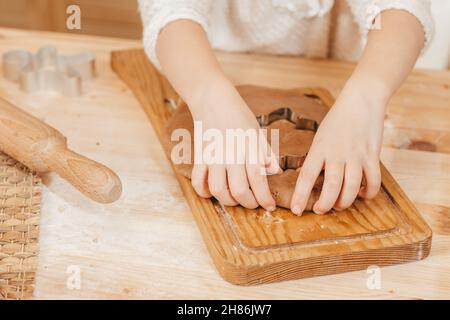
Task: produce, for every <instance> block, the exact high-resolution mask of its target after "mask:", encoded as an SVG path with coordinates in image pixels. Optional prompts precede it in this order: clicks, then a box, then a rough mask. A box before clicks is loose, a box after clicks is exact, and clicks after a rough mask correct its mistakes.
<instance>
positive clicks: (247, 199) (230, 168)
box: [190, 82, 280, 211]
mask: <svg viewBox="0 0 450 320" xmlns="http://www.w3.org/2000/svg"><path fill="white" fill-rule="evenodd" d="M190 108H191V110H192V111H193V117H194V120H196V121H201V122H202V126H203V130H207V129H218V130H219V131H220V132H221V134H222V137H223V138H224V139H225V137H226V131H225V130H226V129H243V130H247V129H252V130H255V133H257V132H258V129H259V128H260V127H259V124H258V122H257V121H256V118H255V116H254V114H253V113H252V112H251V110H250V109H249V108H248V106H247V105H246V103H245V102H244V100H243V99H242V98H241V96H240V95H239V93H238V92H237V90H236V89H235V88H234V86H232V85H231V84H230V83H224V82H220V83H219V84H218V85H216V84H209V85H208V88H207V89H206V90H204V91H203V93H202V94H201V97H198V98H197V99H196V102H195V103H194V105H191V106H190ZM258 140H259V139H258ZM260 143H267V142H266V140H265V139H261V141H260ZM194 144H195V146H194V147H195V148H197V143H196V141H194ZM205 147H206V143H205V142H203V148H205ZM258 147H261V145H259V146H258V145H250V146H249V145H247V146H246V148H245V150H241V151H242V152H243V154H242V156H243V157H242V159H245V160H244V162H241V164H225V163H223V162H222V163H221V164H209V165H208V164H205V163H204V162H203V164H194V168H193V170H192V177H191V180H192V186H193V187H194V189H195V191H196V192H197V193H198V194H199V195H200V196H202V197H205V198H208V197H211V196H214V197H215V198H216V199H217V200H219V201H220V202H221V203H222V204H224V205H228V206H234V205H237V204H240V205H242V206H244V207H246V208H251V209H253V208H256V207H258V206H259V205H261V206H262V207H263V208H265V209H266V210H269V211H273V210H275V200H274V199H273V197H272V195H271V193H270V189H269V185H268V182H267V177H266V175H265V174H264V173H265V172H267V173H276V172H278V170H280V169H279V166H278V162H277V160H276V157H275V155H273V154H272V157H264V156H262V155H261V157H258V158H259V160H260V161H259V162H253V163H252V162H251V161H249V155H251V154H253V155H255V154H258V152H259V151H261V150H264V149H261V148H259V151H258ZM227 148H230V146H229V145H225V148H224V152H223V154H224V157H225V155H226V153H227V152H230V150H228V149H227ZM234 151H235V153H234V154H236V152H237V150H234Z"/></svg>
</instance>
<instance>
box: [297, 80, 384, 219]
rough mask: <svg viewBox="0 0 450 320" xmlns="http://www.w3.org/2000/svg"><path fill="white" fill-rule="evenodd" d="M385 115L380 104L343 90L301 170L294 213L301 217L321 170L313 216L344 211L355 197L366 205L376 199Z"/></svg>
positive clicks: (351, 91) (322, 124)
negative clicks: (330, 211)
mask: <svg viewBox="0 0 450 320" xmlns="http://www.w3.org/2000/svg"><path fill="white" fill-rule="evenodd" d="M384 109H385V102H384V101H383V99H378V98H373V97H371V96H370V93H367V94H366V93H363V92H361V90H359V89H355V88H354V87H353V88H352V89H350V88H347V89H345V88H344V90H343V91H342V93H341V95H340V96H339V98H338V99H337V101H336V103H335V105H334V106H333V108H332V109H331V110H330V111H329V113H328V114H327V116H326V117H325V119H324V120H323V121H322V123H321V125H320V127H319V129H318V131H317V133H316V136H315V138H314V141H313V143H312V146H311V149H310V151H309V153H308V156H307V158H306V160H305V162H304V164H303V167H302V168H301V170H300V175H299V177H298V180H297V185H296V188H295V192H294V195H293V197H292V201H291V210H292V212H294V213H295V214H301V213H302V212H303V210H304V209H305V206H306V204H307V202H308V198H309V196H310V193H311V189H312V188H313V186H314V182H315V181H316V179H317V177H318V176H319V174H320V172H321V171H322V169H324V171H325V173H324V175H325V177H324V178H325V179H324V184H323V187H322V191H321V194H320V198H319V200H318V201H317V202H316V203H315V204H314V207H313V210H314V212H316V213H320V214H321V213H325V212H327V211H329V210H331V209H332V208H335V209H336V210H343V209H346V208H348V207H349V206H351V205H352V203H353V201H354V200H355V199H356V197H357V196H358V194H359V195H360V196H361V197H363V198H366V199H370V198H373V197H374V196H375V195H376V194H377V192H378V190H379V188H380V184H381V175H380V167H379V156H380V151H381V142H382V136H383V119H384ZM363 177H364V178H363ZM362 181H364V183H363V184H364V186H363V187H362V188H361V184H362Z"/></svg>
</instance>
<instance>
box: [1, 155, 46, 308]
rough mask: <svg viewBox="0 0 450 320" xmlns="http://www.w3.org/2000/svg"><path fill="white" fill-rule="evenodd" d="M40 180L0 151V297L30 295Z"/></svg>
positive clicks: (31, 290)
mask: <svg viewBox="0 0 450 320" xmlns="http://www.w3.org/2000/svg"><path fill="white" fill-rule="evenodd" d="M40 203H41V180H40V179H39V177H37V176H36V175H35V174H33V173H32V172H31V171H30V170H29V169H28V168H26V167H25V166H24V165H22V164H21V163H18V162H17V161H15V160H13V159H11V158H10V157H8V156H7V155H5V154H4V153H1V152H0V300H1V299H26V298H29V297H31V296H32V294H33V289H34V278H35V274H36V265H37V249H38V240H39V213H40Z"/></svg>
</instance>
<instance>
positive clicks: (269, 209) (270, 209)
mask: <svg viewBox="0 0 450 320" xmlns="http://www.w3.org/2000/svg"><path fill="white" fill-rule="evenodd" d="M275 209H276V207H275V206H268V207H267V209H266V210H267V211H275Z"/></svg>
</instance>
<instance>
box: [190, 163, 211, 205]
mask: <svg viewBox="0 0 450 320" xmlns="http://www.w3.org/2000/svg"><path fill="white" fill-rule="evenodd" d="M191 183H192V186H193V187H194V190H195V192H197V194H198V195H199V196H200V197H203V198H210V197H211V192H210V191H209V186H208V167H207V166H206V165H204V164H195V165H194V167H193V168H192V173H191Z"/></svg>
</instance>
